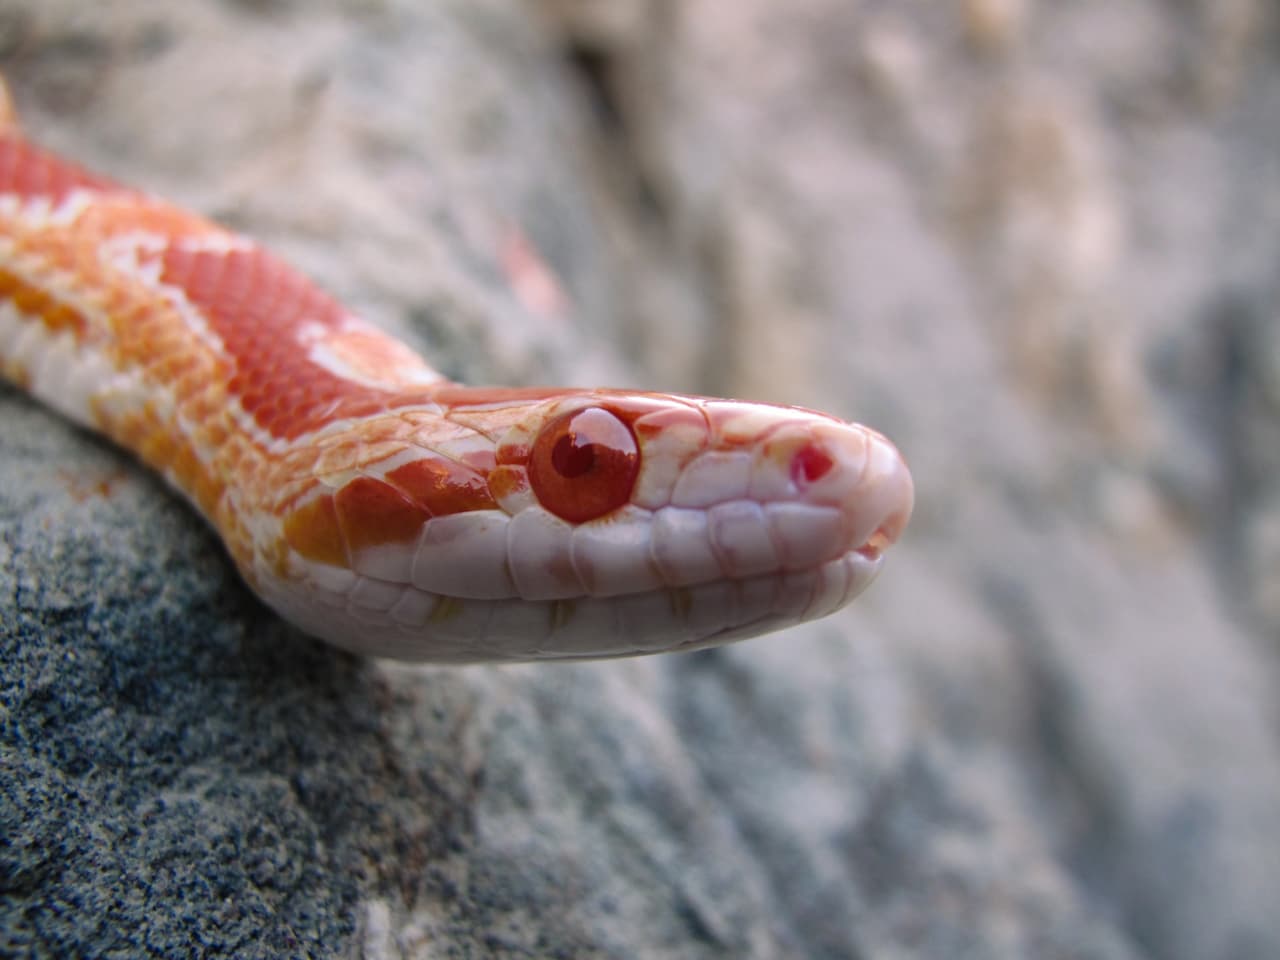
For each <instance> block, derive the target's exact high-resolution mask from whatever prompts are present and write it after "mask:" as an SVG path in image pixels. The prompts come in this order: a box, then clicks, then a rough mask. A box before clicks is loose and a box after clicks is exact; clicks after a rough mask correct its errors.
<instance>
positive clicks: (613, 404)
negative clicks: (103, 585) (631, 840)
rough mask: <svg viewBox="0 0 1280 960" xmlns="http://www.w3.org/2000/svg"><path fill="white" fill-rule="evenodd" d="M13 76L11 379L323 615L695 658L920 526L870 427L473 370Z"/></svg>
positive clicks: (429, 650) (348, 622)
mask: <svg viewBox="0 0 1280 960" xmlns="http://www.w3.org/2000/svg"><path fill="white" fill-rule="evenodd" d="M12 103H13V101H12V98H11V96H10V95H9V93H8V88H7V87H5V86H3V80H0V374H2V375H3V377H4V378H5V379H7V380H9V381H10V382H12V383H13V384H15V385H16V386H17V387H19V388H20V389H22V390H25V391H26V392H28V393H29V394H30V395H32V396H33V397H35V398H36V399H37V400H38V401H41V402H42V403H44V404H45V405H47V406H48V407H50V408H52V409H53V410H54V411H56V412H58V413H60V414H61V415H63V416H64V417H66V418H67V419H69V420H70V421H72V422H73V423H75V424H78V425H80V426H81V427H84V428H87V429H89V430H90V431H93V432H96V433H99V434H101V435H104V436H106V437H108V438H109V439H110V440H111V441H113V442H114V443H116V444H117V445H119V446H120V447H122V448H124V449H125V450H127V451H129V452H131V453H132V454H133V455H134V456H135V457H136V458H137V459H138V460H140V461H141V462H143V463H144V464H146V465H148V466H149V467H150V468H152V469H153V470H154V471H156V472H157V473H158V474H160V475H161V476H163V477H164V478H165V479H166V480H167V481H168V483H169V484H171V485H172V486H173V487H174V488H176V489H177V490H178V491H179V492H180V493H181V494H182V495H183V496H185V498H186V499H187V500H189V501H190V502H191V503H192V504H193V505H194V507H195V509H196V510H198V511H199V513H200V514H201V515H202V516H203V517H204V518H205V519H206V520H207V521H208V522H209V524H211V525H212V527H213V529H214V530H215V531H216V532H217V534H218V535H219V537H220V538H221V540H222V542H223V544H225V547H226V552H227V554H228V555H229V556H230V558H231V560H232V561H233V562H234V564H235V566H236V568H237V569H238V571H239V573H240V575H241V577H242V578H243V579H244V581H245V582H246V583H247V584H248V585H249V586H250V588H251V589H252V590H253V591H254V592H255V593H256V594H257V595H258V596H259V597H260V598H261V599H262V600H263V601H264V602H265V603H266V604H267V606H269V607H270V608H272V609H273V610H274V611H276V612H277V613H278V614H279V615H280V616H282V617H283V618H284V619H285V620H287V621H289V622H291V623H292V624H294V625H295V626H296V627H298V628H300V629H301V630H302V631H304V632H306V633H308V634H310V635H312V636H314V637H317V638H319V639H321V640H324V641H327V642H329V643H331V644H334V645H336V646H338V647H340V648H343V649H346V650H348V651H353V652H355V653H358V654H367V655H371V656H379V657H390V658H396V659H402V660H409V661H424V662H438V663H496V662H508V661H552V660H587V659H595V658H607V657H620V656H630V655H639V654H650V653H660V652H667V651H683V650H692V649H697V648H702V647H707V646H710V645H714V644H720V643H725V642H728V641H732V640H739V639H742V638H746V637H751V636H756V635H758V634H762V633H766V632H769V631H773V630H777V629H781V628H783V627H788V626H791V625H793V624H796V623H800V622H803V621H808V620H813V619H816V618H819V617H823V616H826V615H828V614H830V613H833V612H834V611H836V610H838V609H840V608H842V607H843V606H844V605H845V604H847V603H848V602H849V601H851V600H852V599H853V598H854V597H855V596H856V595H857V594H858V593H860V592H861V591H862V590H863V589H864V588H865V587H866V586H867V585H868V584H869V583H870V582H871V580H872V579H873V578H874V577H875V575H876V574H877V572H878V571H879V570H880V568H881V566H882V563H883V558H884V554H885V551H886V549H887V548H888V547H890V546H891V545H892V544H893V543H895V542H896V541H897V540H898V539H899V537H900V535H901V534H902V531H903V529H904V527H905V525H906V524H907V521H908V518H909V517H910V515H911V512H912V507H913V502H914V488H913V484H912V479H911V474H910V471H909V470H908V468H907V466H906V464H905V462H904V459H903V457H902V455H901V454H900V453H899V451H898V449H897V448H896V447H895V446H894V445H893V443H891V442H890V441H889V440H888V439H886V438H885V437H884V436H883V435H882V434H880V433H879V432H877V431H876V430H873V429H871V428H869V427H866V426H863V425H860V424H856V423H849V422H845V421H844V420H842V419H840V418H838V417H834V416H829V415H827V414H823V413H819V412H816V411H813V410H808V409H803V408H799V407H789V406H781V405H775V404H764V403H751V402H745V401H740V400H726V399H715V398H708V397H701V396H686V395H680V394H672V393H661V392H641V391H629V390H621V389H607V388H601V389H577V388H568V389H560V388H541V387H507V386H497V387H484V386H465V385H461V384H459V383H456V382H453V381H451V380H449V379H448V378H446V377H445V376H443V375H442V374H441V373H439V372H438V371H437V370H436V369H434V368H433V367H432V366H431V365H430V364H429V363H428V362H427V361H426V360H424V359H423V358H422V357H421V356H419V355H418V354H417V353H416V352H415V351H414V350H413V349H411V348H410V347H408V346H407V345H405V344H404V343H402V342H401V341H399V340H397V339H395V338H393V337H391V336H389V335H388V334H386V333H384V332H383V331H382V330H381V329H379V328H378V327H377V326H376V325H374V324H373V323H371V322H369V321H367V320H364V319H361V318H360V317H358V316H357V315H355V314H354V313H353V312H352V311H350V310H348V309H346V308H345V307H343V306H342V305H341V304H340V303H339V302H338V301H337V300H336V299H334V298H333V297H331V296H330V295H329V294H328V293H326V292H325V291H324V290H323V289H322V288H321V287H320V286H319V285H317V284H316V283H314V282H313V281H312V280H310V279H309V278H307V277H306V276H304V275H303V274H302V273H301V272H300V271H298V270H296V269H294V268H293V267H291V266H290V265H288V264H287V263H286V262H284V260H282V259H281V258H279V257H278V256H276V255H274V254H272V253H271V252H270V251H268V250H267V249H264V248H263V247H262V246H261V245H259V244H258V243H256V242H255V241H254V240H252V239H250V238H248V237H246V236H243V235H241V234H240V233H237V232H234V231H231V230H229V229H226V228H224V227H221V226H219V225H217V224H215V223H213V222H211V221H210V220H208V219H205V218H203V217H201V216H198V215H196V214H194V213H191V212H188V211H186V210H183V209H181V208H179V207H177V206H175V205H171V204H169V203H166V202H165V201H163V200H161V199H159V198H157V197H154V196H151V195H149V194H148V193H146V192H142V191H139V190H135V189H132V188H129V187H126V186H123V185H121V184H118V183H116V182H115V181H114V180H112V179H111V178H109V177H106V176H101V175H99V174H97V173H94V172H91V171H89V170H87V169H85V168H83V167H81V166H79V165H78V164H76V163H74V162H72V161H69V160H66V159H64V158H62V157H60V156H58V155H57V154H55V153H53V152H51V151H49V150H47V149H44V148H42V147H40V146H39V145H37V144H36V143H34V142H33V141H32V140H31V139H28V137H27V136H26V135H25V133H24V132H23V130H22V127H21V125H20V124H19V122H18V119H17V114H16V112H15V110H14V108H13V106H12Z"/></svg>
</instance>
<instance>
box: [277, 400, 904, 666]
mask: <svg viewBox="0 0 1280 960" xmlns="http://www.w3.org/2000/svg"><path fill="white" fill-rule="evenodd" d="M377 422H378V423H379V424H380V426H379V427H378V430H379V436H383V437H385V438H386V441H385V442H381V441H379V442H371V441H370V440H369V436H370V434H371V431H372V430H373V427H372V426H371V425H370V424H369V423H366V424H364V426H363V432H362V434H361V439H360V440H359V441H355V440H347V439H338V438H335V443H336V446H335V447H334V449H333V451H332V452H331V453H329V454H327V455H326V456H325V457H323V458H322V466H324V468H325V472H324V473H323V475H322V476H319V477H318V478H317V480H318V483H316V482H313V481H310V480H308V481H307V483H310V484H312V486H310V487H307V489H309V490H311V492H310V493H308V494H306V495H305V496H302V497H300V498H297V505H296V506H294V507H292V508H291V511H292V512H291V513H290V514H289V518H288V519H287V520H286V521H285V535H284V539H285V541H286V542H287V543H288V544H289V548H290V552H289V554H288V556H287V557H286V558H285V561H284V562H283V563H279V564H276V568H277V569H284V570H286V571H287V573H286V574H285V575H283V576H276V577H274V578H273V577H261V576H260V577H259V578H258V580H259V582H260V583H261V584H262V586H261V589H262V590H263V592H264V595H267V596H268V597H269V602H272V604H273V605H275V606H277V607H278V608H280V609H282V610H284V611H285V612H286V613H287V614H288V615H289V616H290V618H291V619H293V620H294V621H295V622H300V623H302V624H303V625H304V626H305V627H306V628H307V629H309V630H311V631H312V632H314V633H317V634H318V635H320V636H322V637H326V638H327V639H331V640H332V641H333V642H336V643H339V644H345V645H348V646H355V647H356V649H359V650H361V651H362V652H371V653H380V654H386V655H390V656H395V657H399V658H403V659H419V660H437V661H471V660H483V661H494V660H504V659H507V660H541V659H587V658H597V657H611V656H627V655H631V654H641V653H655V652H660V651H667V650H686V649H694V648H697V647H701V646H707V645H710V644H715V643H722V642H725V641H728V640H734V639H741V638H743V637H748V636H752V635H755V634H759V633H764V632H767V631H770V630H775V629H778V628H780V627H784V626H788V625H790V624H793V623H798V622H800V621H804V620H811V619H814V618H816V617H821V616H825V615H827V614H829V613H831V612H833V611H834V610H836V609H838V608H839V607H841V606H843V605H844V604H846V603H848V602H849V601H850V600H852V599H853V597H855V596H856V595H857V594H858V593H859V592H860V591H861V590H862V589H863V588H864V587H866V586H867V584H868V583H870V582H871V580H872V578H873V577H874V576H875V575H876V573H877V572H878V571H879V569H880V566H881V563H882V558H883V554H884V551H885V549H886V548H887V547H888V546H889V545H891V544H892V543H893V542H894V541H896V540H897V539H898V537H899V535H900V534H901V532H902V529H903V527H904V526H905V525H906V523H907V520H908V518H909V516H910V514H911V508H912V499H913V491H912V484H911V477H910V474H909V473H908V471H907V468H906V466H905V464H904V463H903V460H902V458H901V456H900V455H899V454H898V451H897V450H896V449H895V448H894V446H893V444H891V443H890V442H889V441H888V440H886V439H885V438H884V437H882V436H881V435H880V434H878V433H876V432H875V431H874V430H870V429H868V428H866V427H862V426H858V425H853V424H847V423H844V422H842V421H840V420H837V419H835V418H832V417H828V416H825V415H823V414H820V413H814V412H812V411H808V410H801V409H797V408H793V407H778V406H767V405H761V404H748V403H738V402H734V401H727V400H710V399H705V398H700V397H681V396H672V395H668V394H644V393H626V392H621V391H613V390H592V391H554V392H552V391H524V390H522V391H492V390H473V389H471V388H463V387H453V386H450V387H449V388H447V389H446V390H439V391H435V392H434V393H433V394H432V406H431V407H430V409H421V410H420V409H408V410H403V411H399V412H388V413H387V414H385V415H384V416H382V417H381V418H379V419H378V421H377ZM339 454H341V455H339ZM273 579H277V580H283V581H287V582H288V583H287V588H286V589H281V590H279V591H275V590H273V583H272V580H273ZM299 581H303V582H304V583H303V589H298V588H297V585H298V582H299ZM302 596H310V597H312V598H314V599H315V601H316V602H314V603H313V602H311V601H310V600H308V601H307V602H306V603H305V604H304V603H303V602H300V601H299V600H297V599H296V598H298V597H302ZM316 611H319V612H316ZM353 637H354V638H358V639H357V640H356V641H355V642H353V641H352V640H351V639H350V638H353Z"/></svg>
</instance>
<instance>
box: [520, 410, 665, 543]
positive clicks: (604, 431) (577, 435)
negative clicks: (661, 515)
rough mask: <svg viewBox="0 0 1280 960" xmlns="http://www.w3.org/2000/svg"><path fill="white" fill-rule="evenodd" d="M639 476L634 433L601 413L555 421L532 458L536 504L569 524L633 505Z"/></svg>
mask: <svg viewBox="0 0 1280 960" xmlns="http://www.w3.org/2000/svg"><path fill="white" fill-rule="evenodd" d="M639 471H640V451H639V449H637V447H636V438H635V437H634V436H633V435H632V433H631V428H630V427H628V426H627V425H626V424H625V423H623V422H622V421H621V420H619V419H618V418H617V417H615V416H614V415H613V414H612V413H610V412H609V411H607V410H601V409H600V408H599V407H589V408H587V409H586V410H575V411H573V412H572V413H566V414H564V415H563V416H559V417H556V418H555V419H554V420H552V421H551V422H550V423H549V424H547V425H546V426H545V427H543V428H542V432H541V433H540V434H538V439H537V440H535V441H534V443H533V452H532V454H531V455H530V457H529V483H530V485H531V486H532V487H533V492H534V495H535V496H537V498H538V502H539V503H541V504H542V505H543V506H544V507H546V509H548V510H550V511H551V512H552V513H554V514H555V515H556V516H557V517H560V518H561V519H562V520H568V521H569V522H570V523H582V522H584V521H587V520H594V519H595V518H596V517H602V516H604V515H605V514H606V513H609V512H610V511H613V510H616V509H618V507H620V506H622V505H623V504H624V503H626V502H627V501H628V500H630V499H631V488H632V487H633V486H635V482H636V474H637V473H638V472H639Z"/></svg>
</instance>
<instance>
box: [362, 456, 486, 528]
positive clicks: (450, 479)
mask: <svg viewBox="0 0 1280 960" xmlns="http://www.w3.org/2000/svg"><path fill="white" fill-rule="evenodd" d="M386 481H387V483H390V484H392V485H394V486H395V488H396V489H397V490H400V491H402V492H403V493H404V494H405V496H407V497H409V498H410V499H412V500H413V502H414V503H417V504H419V505H420V506H421V507H422V508H423V509H424V510H426V511H427V512H428V513H429V514H430V515H431V516H433V517H443V516H448V515H449V514H453V513H463V512H465V511H468V510H491V509H494V508H496V506H497V504H496V503H495V502H494V499H493V495H492V494H490V493H489V485H488V482H487V479H486V477H485V476H484V475H482V474H479V473H477V472H476V471H474V470H472V469H470V468H469V467H466V466H464V465H463V464H461V463H458V462H457V461H456V460H450V459H448V458H447V457H440V456H436V455H434V454H427V453H424V455H423V456H422V457H421V458H420V459H418V460H413V461H410V462H409V463H406V464H404V465H403V466H401V467H397V468H396V469H395V470H392V471H391V472H390V473H388V474H387V475H386Z"/></svg>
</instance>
